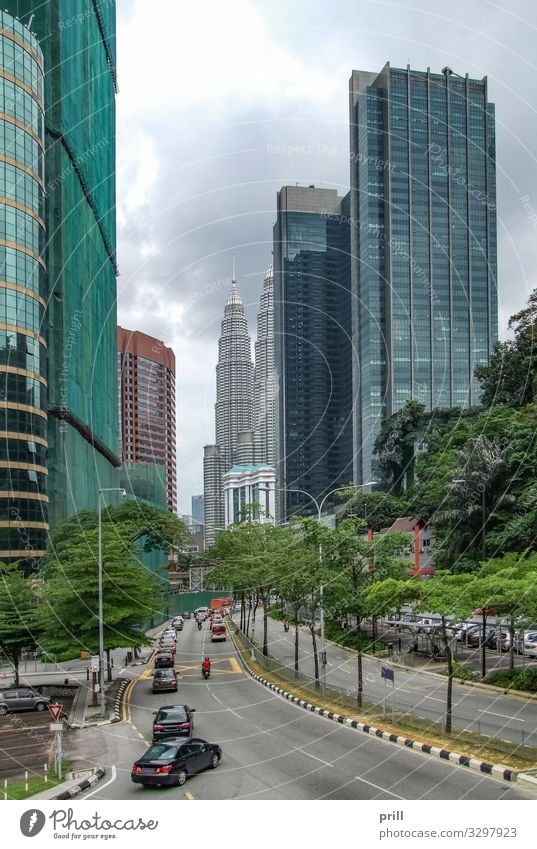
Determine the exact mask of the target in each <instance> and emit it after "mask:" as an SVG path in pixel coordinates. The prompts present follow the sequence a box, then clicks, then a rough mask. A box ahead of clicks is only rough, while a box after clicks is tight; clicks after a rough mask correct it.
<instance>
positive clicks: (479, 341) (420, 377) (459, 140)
mask: <svg viewBox="0 0 537 849" xmlns="http://www.w3.org/2000/svg"><path fill="white" fill-rule="evenodd" d="M349 100H350V151H351V156H350V160H351V212H350V218H351V222H352V223H353V226H351V228H350V229H351V255H352V257H353V262H352V271H351V274H352V294H353V299H352V304H353V343H354V345H355V347H356V350H357V351H358V353H359V357H358V358H357V359H356V360H355V361H354V386H355V390H354V391H355V396H356V398H357V402H358V403H357V406H356V415H355V421H354V454H355V469H354V479H355V482H356V483H361V482H365V481H367V480H368V479H370V478H371V477H373V478H375V479H380V478H379V477H378V475H379V474H380V471H379V469H378V468H376V462H375V458H374V456H373V449H374V443H375V439H376V437H377V435H378V433H379V430H380V426H381V422H382V419H383V418H385V417H386V416H390V415H392V413H394V412H396V411H397V410H399V409H400V408H401V407H402V406H403V404H404V403H405V401H406V400H407V399H410V398H414V399H416V400H418V401H421V402H422V403H423V404H424V405H425V407H426V409H428V410H433V409H435V408H447V407H462V408H464V407H469V406H471V405H473V404H476V403H478V402H479V384H478V382H477V380H476V378H475V377H474V369H475V367H476V366H477V365H481V364H483V363H486V362H487V361H488V358H489V356H490V354H491V352H492V350H493V347H494V345H495V343H496V341H497V325H498V307H497V281H496V165H495V119H494V106H493V104H491V103H490V102H489V100H488V93H487V79H486V77H485V78H484V79H481V80H477V79H471V78H469V76H468V74H467V75H466V76H464V77H462V76H459V75H457V74H455V73H454V72H453V71H452V70H451V69H450V68H444V69H443V71H442V72H441V73H431V71H430V70H429V69H428V70H427V71H415V70H411V69H410V67H407V68H406V69H400V68H392V67H390V65H389V64H386V65H385V66H384V68H383V69H382V70H381V71H380V73H370V72H366V71H353V72H352V76H351V79H350V98H349Z"/></svg>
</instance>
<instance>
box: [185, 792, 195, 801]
mask: <svg viewBox="0 0 537 849" xmlns="http://www.w3.org/2000/svg"><path fill="white" fill-rule="evenodd" d="M185 796H186V798H187V799H191V800H193V799H195V798H196V797H195V796H193V795H192V793H185Z"/></svg>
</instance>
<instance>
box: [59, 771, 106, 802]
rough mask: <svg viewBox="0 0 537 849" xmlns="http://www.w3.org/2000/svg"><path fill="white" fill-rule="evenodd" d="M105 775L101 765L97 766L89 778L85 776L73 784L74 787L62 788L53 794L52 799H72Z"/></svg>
mask: <svg viewBox="0 0 537 849" xmlns="http://www.w3.org/2000/svg"><path fill="white" fill-rule="evenodd" d="M105 775H106V769H105V768H104V767H103V766H100V767H98V769H96V770H95V772H94V773H93V775H91V776H90V777H89V778H85V779H84V780H83V781H81V782H80V783H79V784H75V785H74V787H69V788H68V789H67V790H62V792H61V793H59V794H58V795H57V796H53V797H52V799H53V800H56V799H58V800H59V799H73V798H74V797H75V796H78V794H79V793H83V792H84V790H87V789H88V788H89V787H93V785H94V784H97V782H98V781H100V780H101V778H103V777H104V776H105Z"/></svg>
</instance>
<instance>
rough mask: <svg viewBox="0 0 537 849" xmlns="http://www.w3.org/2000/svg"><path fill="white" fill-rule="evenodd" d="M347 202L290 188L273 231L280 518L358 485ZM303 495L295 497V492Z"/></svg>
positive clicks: (280, 198)
mask: <svg viewBox="0 0 537 849" xmlns="http://www.w3.org/2000/svg"><path fill="white" fill-rule="evenodd" d="M348 220H349V207H348V195H347V197H346V198H344V199H342V198H340V197H338V195H337V192H336V191H334V190H332V189H316V188H314V187H309V188H306V187H293V186H286V187H284V188H282V190H281V191H280V192H279V193H278V213H277V220H276V224H275V227H274V363H275V374H276V406H277V413H276V431H277V438H276V446H277V447H276V470H277V482H276V496H277V504H278V509H277V515H278V518H279V519H280V520H283V519H285V518H287V517H288V516H289V515H290V514H292V513H295V512H299V511H300V512H304V511H312V510H313V503H312V501H311V499H310V498H308V495H307V494H306V493H309V494H310V495H312V496H313V497H314V498H315V499H317V500H319V499H322V498H323V496H324V495H326V494H328V493H329V492H330V491H331V490H332V489H334V488H336V487H339V486H343V485H344V484H346V483H348V482H349V481H350V480H351V479H352V381H351V368H350V364H351V297H350V261H349V225H348ZM298 489H300V490H304V492H293V491H291V490H298Z"/></svg>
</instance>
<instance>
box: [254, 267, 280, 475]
mask: <svg viewBox="0 0 537 849" xmlns="http://www.w3.org/2000/svg"><path fill="white" fill-rule="evenodd" d="M254 356H255V366H254V433H255V458H256V462H263V463H268V464H269V465H271V466H273V465H274V463H275V461H276V453H275V446H274V434H275V420H274V417H275V398H274V274H273V269H272V262H271V263H270V265H269V267H268V269H267V273H266V275H265V279H264V281H263V291H262V292H261V299H260V304H259V313H258V314H257V338H256V341H255V345H254Z"/></svg>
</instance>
